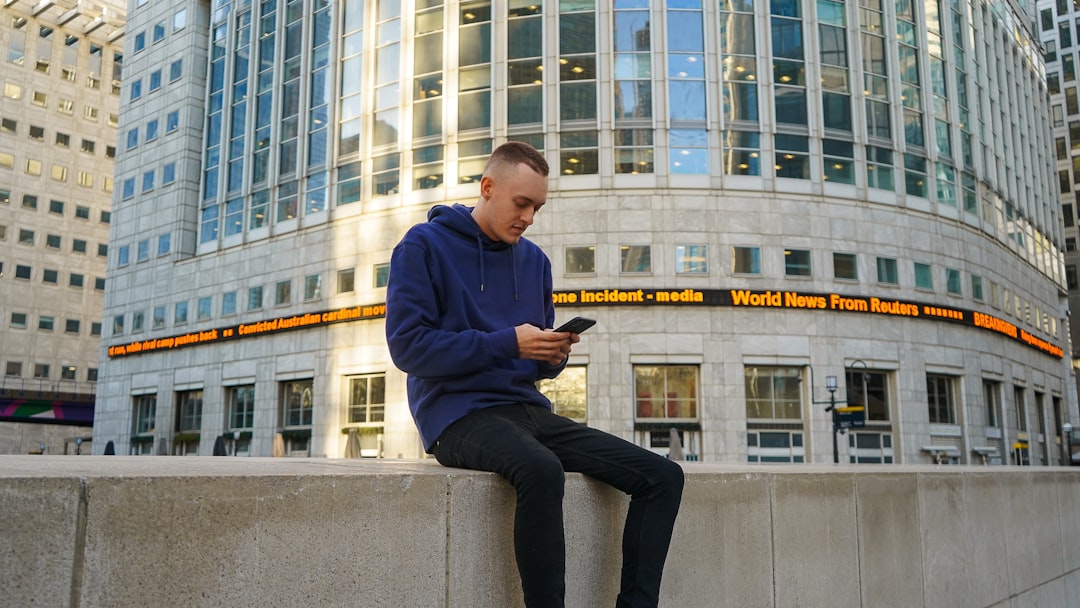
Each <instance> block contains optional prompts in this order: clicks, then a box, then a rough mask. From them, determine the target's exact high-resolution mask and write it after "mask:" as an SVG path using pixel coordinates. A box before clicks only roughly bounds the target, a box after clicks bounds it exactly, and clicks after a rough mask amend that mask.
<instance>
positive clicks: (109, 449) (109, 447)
mask: <svg viewBox="0 0 1080 608" xmlns="http://www.w3.org/2000/svg"><path fill="white" fill-rule="evenodd" d="M105 455H106V456H116V444H114V443H113V442H112V439H110V440H109V442H108V443H106V444H105Z"/></svg>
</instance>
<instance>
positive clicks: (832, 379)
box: [825, 376, 836, 392]
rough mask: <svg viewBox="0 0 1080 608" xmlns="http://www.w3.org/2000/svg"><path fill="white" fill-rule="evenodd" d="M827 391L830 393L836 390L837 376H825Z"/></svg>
mask: <svg viewBox="0 0 1080 608" xmlns="http://www.w3.org/2000/svg"><path fill="white" fill-rule="evenodd" d="M825 390H827V391H829V392H832V391H835V390H836V376H825Z"/></svg>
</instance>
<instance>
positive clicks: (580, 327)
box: [555, 317, 596, 334]
mask: <svg viewBox="0 0 1080 608" xmlns="http://www.w3.org/2000/svg"><path fill="white" fill-rule="evenodd" d="M593 325H596V321H595V320H593V319H586V318H585V317H574V318H573V319H570V320H569V321H567V322H566V323H563V324H562V325H560V326H558V327H556V328H555V331H568V332H570V333H572V334H580V333H581V332H583V331H585V330H586V329H589V328H590V327H592V326H593Z"/></svg>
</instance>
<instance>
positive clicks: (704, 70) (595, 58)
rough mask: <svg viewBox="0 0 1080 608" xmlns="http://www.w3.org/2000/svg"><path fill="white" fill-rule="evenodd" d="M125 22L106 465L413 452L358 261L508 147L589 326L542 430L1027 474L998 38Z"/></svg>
mask: <svg viewBox="0 0 1080 608" xmlns="http://www.w3.org/2000/svg"><path fill="white" fill-rule="evenodd" d="M159 4H160V3H148V2H144V3H143V4H142V6H136V7H134V9H133V10H132V11H131V12H130V14H129V21H128V34H127V36H128V48H127V50H126V57H127V59H126V63H127V67H126V70H127V75H128V78H127V80H126V82H125V91H124V94H123V104H124V106H123V107H124V109H123V111H122V113H121V127H120V131H121V150H120V156H119V162H118V168H117V176H116V184H117V189H116V190H117V192H116V196H115V201H114V204H115V212H114V221H113V224H112V239H113V244H112V245H111V250H110V260H109V263H110V267H109V272H110V281H109V284H108V285H109V289H108V292H107V302H106V312H105V318H106V326H107V329H108V331H106V332H105V339H104V342H105V345H104V348H103V362H102V378H101V382H100V388H99V392H100V393H102V397H101V399H99V402H100V404H99V408H98V412H97V416H96V419H95V427H94V431H95V436H97V437H99V438H108V439H113V440H114V441H116V442H117V445H118V446H120V448H121V450H122V451H124V452H126V453H149V454H191V453H195V454H210V453H211V452H212V450H213V447H214V444H215V443H218V444H219V445H220V444H223V445H224V448H225V450H226V451H227V452H228V453H231V454H232V453H235V454H248V455H271V454H285V455H310V456H327V457H332V458H336V457H342V456H344V455H345V454H346V453H347V452H349V453H357V452H358V453H360V454H362V455H364V456H375V457H416V456H421V455H422V449H421V446H420V442H419V438H418V436H417V434H416V432H415V430H414V428H413V424H412V421H411V418H410V417H409V413H408V407H407V404H406V400H405V376H404V374H402V373H401V372H399V371H398V370H396V369H395V368H394V367H393V364H392V363H391V362H390V359H389V355H388V353H387V349H386V345H385V340H384V337H383V323H382V320H381V319H382V315H383V313H384V311H385V307H384V302H385V283H386V277H387V270H388V266H387V264H388V261H389V259H390V251H391V249H392V248H393V246H394V245H395V244H396V242H397V241H398V239H400V237H401V236H402V234H403V233H404V231H405V230H406V229H407V228H408V227H409V226H411V225H412V224H414V223H417V222H420V221H423V220H424V218H425V215H426V213H427V210H428V209H429V208H430V207H431V206H432V205H434V204H440V203H453V202H463V203H467V204H471V203H472V202H473V201H475V199H476V197H477V192H478V191H477V182H478V181H479V177H480V174H481V172H482V169H483V163H484V160H485V158H486V156H487V155H488V153H490V151H491V150H492V149H493V148H494V147H495V146H496V145H498V144H499V143H501V142H503V141H507V140H511V139H512V140H520V141H526V142H529V143H531V144H532V145H534V146H536V147H537V148H538V149H541V150H542V151H543V152H544V153H545V155H546V156H547V158H548V160H549V162H550V164H551V166H552V175H551V178H550V196H549V200H548V204H547V205H546V206H545V208H544V210H543V212H542V213H541V214H540V215H539V216H538V218H537V221H536V223H535V225H534V226H533V227H532V228H530V231H529V235H528V236H529V237H530V238H532V239H533V240H535V241H536V242H537V243H539V244H540V245H541V246H542V247H543V248H544V249H545V250H546V251H547V252H548V254H549V256H550V257H551V259H552V265H553V272H554V281H555V289H556V294H555V298H556V305H557V311H558V314H559V317H560V320H561V319H562V318H568V317H570V316H573V315H578V314H580V315H584V316H590V317H593V318H596V319H597V320H598V323H597V326H596V327H595V328H593V329H591V330H589V332H588V333H587V334H586V335H585V336H584V337H583V341H582V342H581V344H579V345H578V346H577V347H576V349H575V351H574V354H573V355H572V356H571V360H570V363H569V366H568V368H567V370H566V372H564V373H563V374H562V375H561V376H560V377H559V378H557V379H556V380H554V381H547V382H544V383H543V384H542V386H541V388H542V390H543V391H545V393H547V394H548V395H549V396H550V397H551V399H552V401H553V403H554V407H555V409H556V410H557V411H559V412H561V413H564V414H565V415H567V416H570V417H572V418H575V419H579V420H581V421H583V422H584V423H586V424H589V425H593V426H596V427H598V428H602V429H605V430H607V431H610V432H612V433H615V434H618V435H620V436H623V437H626V438H627V439H630V440H632V441H635V442H637V443H639V444H641V445H644V446H647V447H649V448H651V449H655V450H658V451H661V452H666V451H667V450H669V449H671V445H672V442H673V441H678V442H679V444H680V446H681V448H682V450H683V452H684V453H685V454H687V455H688V457H689V458H692V459H699V460H704V461H728V462H794V463H799V462H831V461H833V460H834V459H836V460H839V461H841V462H852V463H920V462H941V463H980V464H983V463H985V464H1055V463H1058V462H1060V461H1061V458H1062V454H1063V452H1062V445H1061V438H1060V436H1059V431H1058V429H1059V428H1060V427H1061V424H1062V423H1063V422H1064V421H1066V420H1073V419H1075V418H1076V411H1075V410H1076V398H1075V388H1074V384H1073V382H1072V379H1071V376H1070V365H1069V358H1068V357H1066V356H1065V354H1064V353H1065V351H1066V349H1067V348H1068V347H1067V344H1068V314H1067V310H1068V305H1067V298H1066V278H1065V264H1064V251H1063V249H1064V248H1063V244H1062V240H1063V238H1062V227H1061V224H1062V218H1061V205H1060V204H1059V199H1058V195H1057V188H1058V184H1057V183H1056V182H1055V174H1054V173H1055V169H1054V167H1055V160H1054V148H1053V134H1052V126H1051V111H1050V103H1049V97H1048V89H1047V77H1046V70H1045V64H1044V61H1043V54H1042V49H1041V47H1040V44H1039V41H1038V40H1037V39H1036V38H1035V37H1033V33H1032V28H1033V25H1032V21H1031V19H1030V18H1029V17H1028V16H1027V15H1025V14H1024V12H1023V10H1022V9H1021V8H1019V7H1017V6H1013V5H1011V4H1008V3H999V2H994V3H988V2H981V1H978V0H972V1H960V0H954V1H950V2H945V1H935V0H930V1H927V2H923V3H914V2H910V1H909V0H898V1H895V2H884V3H883V2H880V1H878V0H859V1H851V2H846V3H845V2H836V1H832V0H774V1H772V2H767V1H762V0H759V1H757V2H741V1H734V0H713V1H701V0H669V1H667V2H663V1H653V2H648V1H647V0H562V1H559V0H549V1H548V2H541V3H530V2H522V1H520V0H510V1H508V2H490V1H463V2H441V1H438V0H376V1H368V2H363V1H360V0H346V1H342V2H329V1H328V0H266V1H263V2H257V1H252V0H246V1H227V0H219V1H217V2H214V3H213V4H212V5H207V4H205V3H203V2H197V1H189V2H186V3H180V4H171V5H169V6H167V7H166V6H160V5H159ZM180 12H182V13H183V14H184V23H185V26H184V28H182V34H176V35H167V36H166V37H165V38H164V39H163V40H162V41H161V45H160V47H154V46H153V45H152V44H149V43H147V44H146V46H145V48H140V47H139V43H138V40H139V36H140V35H141V34H143V33H145V35H146V36H151V32H153V31H154V28H155V27H156V24H158V23H165V24H166V29H169V27H170V25H169V24H173V23H174V21H175V18H176V15H177V14H178V13H180ZM173 32H174V33H176V32H175V29H174V30H173ZM175 61H181V62H182V65H181V66H180V67H179V68H178V69H177V70H176V71H175V72H174V71H173V70H172V66H173V65H174V62H175ZM155 75H156V76H155ZM159 121H164V122H159ZM151 125H153V129H152V131H153V133H154V134H155V136H154V137H153V138H152V139H151V138H150V137H149V132H151ZM871 393H872V398H871ZM834 429H840V430H842V431H843V432H842V433H841V432H837V431H834ZM219 438H220V439H221V441H217V440H218V439H219ZM834 442H835V443H834Z"/></svg>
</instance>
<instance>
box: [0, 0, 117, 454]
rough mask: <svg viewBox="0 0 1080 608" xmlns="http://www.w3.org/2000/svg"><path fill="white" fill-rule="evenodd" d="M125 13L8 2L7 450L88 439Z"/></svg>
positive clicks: (2, 321) (2, 302) (3, 188)
mask: <svg viewBox="0 0 1080 608" xmlns="http://www.w3.org/2000/svg"><path fill="white" fill-rule="evenodd" d="M125 11H126V3H120V2H114V1H111V0H110V1H104V2H77V1H75V0H57V1H46V2H31V1H30V0H11V1H8V2H5V3H4V6H3V9H2V10H0V53H3V56H2V57H0V80H2V81H3V82H2V86H3V97H0V365H2V366H3V368H2V370H0V371H2V373H3V375H2V376H0V421H2V422H0V453H12V452H21V453H25V452H26V451H29V449H30V448H33V450H35V451H42V450H44V451H45V453H57V452H63V451H64V450H65V449H71V450H72V451H74V450H75V449H76V446H74V445H70V444H72V443H74V442H75V440H81V439H83V437H84V436H85V437H89V435H90V428H89V427H90V425H91V423H92V420H93V411H94V395H95V385H96V383H97V379H98V361H99V359H100V356H99V355H100V352H101V351H100V349H101V318H102V307H103V303H104V299H105V276H106V260H107V258H108V254H109V251H108V237H109V222H110V210H111V207H112V190H113V163H114V158H115V156H116V127H117V122H118V120H119V119H118V116H119V111H120V95H119V93H120V79H121V75H122V74H121V71H122V70H121V68H122V66H123V52H122V45H123V39H124V13H125ZM80 447H81V446H80ZM87 448H89V446H87Z"/></svg>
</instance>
